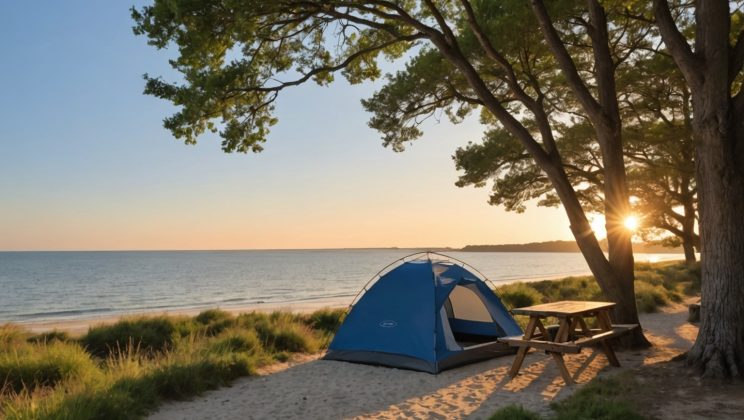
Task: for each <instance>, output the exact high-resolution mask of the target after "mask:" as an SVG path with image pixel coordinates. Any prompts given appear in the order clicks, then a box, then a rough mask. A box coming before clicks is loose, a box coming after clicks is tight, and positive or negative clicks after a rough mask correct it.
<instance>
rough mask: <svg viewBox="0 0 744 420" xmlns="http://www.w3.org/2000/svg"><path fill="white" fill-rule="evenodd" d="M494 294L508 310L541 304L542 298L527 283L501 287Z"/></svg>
mask: <svg viewBox="0 0 744 420" xmlns="http://www.w3.org/2000/svg"><path fill="white" fill-rule="evenodd" d="M496 293H497V294H498V295H499V298H501V301H502V302H504V305H506V307H507V308H509V309H514V308H522V307H525V306H532V305H536V304H538V303H541V302H542V299H543V296H542V295H541V294H540V292H538V291H537V290H535V288H534V287H532V286H531V285H529V284H527V283H521V282H518V283H511V284H507V285H504V286H501V287H499V288H498V289H497V291H496Z"/></svg>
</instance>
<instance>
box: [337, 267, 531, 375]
mask: <svg viewBox="0 0 744 420" xmlns="http://www.w3.org/2000/svg"><path fill="white" fill-rule="evenodd" d="M432 256H434V258H435V259H434V260H433V259H432ZM398 262H399V264H398V265H397V266H395V267H394V268H392V269H389V268H390V267H391V266H393V265H395V264H396V263H398ZM396 263H393V264H391V265H390V266H388V267H386V269H383V271H381V272H380V273H378V275H377V276H375V278H373V279H372V280H371V281H370V283H368V285H367V286H365V288H364V289H363V291H364V293H363V294H362V292H360V295H361V297H360V296H357V298H356V299H355V303H353V304H352V307H351V309H350V311H349V313H348V314H347V316H346V319H345V320H344V322H343V324H342V325H341V327H340V328H339V330H338V332H337V333H336V335H335V337H334V339H333V341H332V342H331V344H330V346H329V349H328V352H327V353H326V355H325V357H324V358H325V359H327V360H343V361H347V362H356V363H365V364H373V365H383V366H390V367H397V368H404V369H412V370H419V371H424V372H429V373H438V372H440V371H442V370H445V369H449V368H452V367H456V366H460V365H464V364H468V363H473V362H476V361H480V360H484V359H488V358H491V357H496V356H500V355H504V354H511V353H513V352H514V349H513V348H509V347H508V346H507V345H505V344H502V343H499V342H498V341H497V338H499V337H504V336H513V335H521V334H522V330H521V328H520V327H519V325H517V323H516V321H514V318H512V316H511V315H510V314H509V312H508V311H507V309H506V308H505V307H504V305H503V304H502V303H501V300H499V298H498V297H497V296H496V295H495V294H494V292H493V290H491V288H489V287H488V285H487V284H486V281H484V279H481V278H480V277H479V276H477V275H475V274H473V273H472V272H471V271H469V270H468V269H466V268H465V263H462V262H461V261H458V260H455V259H453V258H450V257H446V256H444V255H440V254H435V253H431V252H427V253H419V254H413V255H411V256H408V257H405V258H403V259H401V260H399V261H396ZM387 269H389V271H386V270H387ZM473 271H476V272H477V270H473ZM383 272H384V274H382V273H383ZM374 280H376V281H374ZM370 284H371V285H370Z"/></svg>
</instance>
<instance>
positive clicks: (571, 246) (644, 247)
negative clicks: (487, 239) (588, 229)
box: [460, 240, 682, 254]
mask: <svg viewBox="0 0 744 420" xmlns="http://www.w3.org/2000/svg"><path fill="white" fill-rule="evenodd" d="M600 245H601V246H602V249H603V250H604V251H607V241H606V240H603V241H600ZM460 251H463V252H579V247H578V245H576V242H574V241H547V242H530V243H528V244H503V245H467V246H465V247H464V248H462V249H461V250H460ZM633 252H638V253H647V254H662V253H670V254H677V253H682V248H679V247H677V248H667V247H664V246H661V245H657V244H647V243H634V244H633Z"/></svg>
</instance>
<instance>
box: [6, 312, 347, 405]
mask: <svg viewBox="0 0 744 420" xmlns="http://www.w3.org/2000/svg"><path fill="white" fill-rule="evenodd" d="M342 314H343V311H336V310H330V309H325V310H321V311H318V312H316V313H314V314H310V315H300V314H292V313H287V312H274V313H271V314H265V313H249V314H243V315H240V316H238V317H232V316H231V315H229V314H226V313H225V312H222V311H204V312H202V313H201V314H199V315H197V316H196V317H194V318H187V317H164V316H161V317H153V318H134V319H124V320H122V321H120V322H118V323H116V324H113V325H110V326H98V327H94V328H91V330H90V331H89V332H88V334H86V335H84V336H83V337H81V338H80V340H79V341H80V342H81V344H84V346H85V347H83V346H81V345H78V344H77V343H74V342H73V341H74V340H70V339H69V338H68V337H63V336H62V335H60V334H49V335H47V336H45V335H39V336H34V337H32V340H31V341H27V338H28V337H29V334H27V333H26V332H24V331H23V330H21V329H19V328H16V327H13V326H4V327H2V328H0V339H2V341H1V342H0V343H2V345H0V378H7V379H6V383H5V384H4V385H2V384H0V389H2V390H3V391H2V392H0V416H4V418H7V419H38V418H48V419H70V418H74V419H76V420H77V419H81V420H85V419H101V418H105V419H139V418H142V417H143V416H145V415H147V414H148V413H149V412H151V411H152V410H153V409H154V408H156V407H157V406H158V405H159V404H160V403H161V402H162V401H164V400H172V399H185V398H190V397H192V396H194V395H198V394H200V393H202V392H204V391H206V390H209V389H214V388H217V387H219V386H223V385H226V384H229V383H230V382H231V381H233V380H234V379H236V378H238V377H241V376H247V375H253V374H255V371H256V368H257V367H260V366H262V365H265V364H267V363H272V362H274V361H287V360H289V358H290V357H291V355H292V353H294V352H297V351H308V352H315V351H318V350H319V348H320V347H321V344H322V343H323V342H324V341H323V340H324V339H326V338H327V337H329V336H330V333H329V331H330V330H331V329H332V328H334V325H335V323H337V322H338V320H339V319H340V317H341V315H342ZM316 325H317V328H316V327H315V326H316ZM218 329H221V331H220V332H219V333H218V332H217V330H218ZM258 331H260V332H261V334H259V332H258ZM60 338H66V339H67V340H68V341H67V342H65V341H60V340H59V339H60ZM112 349H115V350H114V351H112Z"/></svg>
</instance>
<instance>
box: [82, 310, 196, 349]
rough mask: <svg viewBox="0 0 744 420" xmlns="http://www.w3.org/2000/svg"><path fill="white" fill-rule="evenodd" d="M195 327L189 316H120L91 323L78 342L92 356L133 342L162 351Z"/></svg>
mask: <svg viewBox="0 0 744 420" xmlns="http://www.w3.org/2000/svg"><path fill="white" fill-rule="evenodd" d="M195 331H196V327H195V323H194V321H193V320H191V319H190V318H185V317H166V316H158V317H151V318H144V317H143V318H129V319H123V320H121V321H119V322H117V323H116V324H112V325H100V326H96V327H92V328H90V329H89V330H88V333H87V334H85V335H84V336H83V337H81V339H80V342H81V343H82V344H83V346H85V348H86V349H87V350H88V351H89V352H90V353H91V354H93V355H94V356H98V357H106V356H109V355H111V354H115V353H118V352H121V351H122V350H123V349H126V348H128V347H131V346H134V347H137V348H139V349H140V350H142V351H144V352H147V353H151V354H154V353H157V352H163V351H165V350H168V349H170V348H172V346H173V343H174V342H175V341H176V340H177V339H179V338H181V337H185V336H188V335H189V334H192V333H194V332H195Z"/></svg>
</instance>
